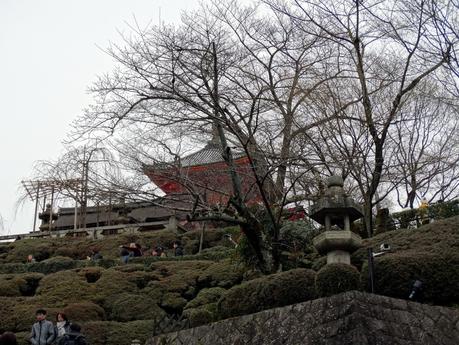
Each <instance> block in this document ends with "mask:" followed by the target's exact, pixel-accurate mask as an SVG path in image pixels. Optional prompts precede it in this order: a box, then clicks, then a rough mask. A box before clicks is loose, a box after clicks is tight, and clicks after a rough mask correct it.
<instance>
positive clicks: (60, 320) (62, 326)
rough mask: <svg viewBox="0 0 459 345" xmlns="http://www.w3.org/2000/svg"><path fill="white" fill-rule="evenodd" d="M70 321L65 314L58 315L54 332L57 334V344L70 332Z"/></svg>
mask: <svg viewBox="0 0 459 345" xmlns="http://www.w3.org/2000/svg"><path fill="white" fill-rule="evenodd" d="M70 325H71V323H70V321H69V320H68V318H67V316H66V315H65V314H64V313H57V315H56V327H55V329H54V332H55V333H56V343H58V342H59V340H61V338H63V337H64V335H65V334H67V333H69V332H70Z"/></svg>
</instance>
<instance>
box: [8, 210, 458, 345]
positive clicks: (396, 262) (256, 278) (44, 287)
mask: <svg viewBox="0 0 459 345" xmlns="http://www.w3.org/2000/svg"><path fill="white" fill-rule="evenodd" d="M290 227H292V225H290ZM294 227H296V228H297V229H296V230H298V228H299V229H300V230H301V222H300V223H298V226H294ZM290 230H291V229H290ZM237 232H238V230H237V229H235V228H225V229H219V230H212V231H207V232H206V234H205V241H204V248H205V249H204V250H203V251H202V252H201V253H199V254H198V253H197V252H198V248H199V236H200V234H199V232H190V233H186V234H184V235H182V236H180V237H179V236H178V235H176V234H174V233H172V232H169V231H157V232H154V233H149V234H141V235H137V234H135V235H134V234H131V235H123V236H118V237H112V238H106V239H104V240H82V239H37V240H19V241H16V242H14V243H11V244H2V245H0V333H1V332H3V331H7V330H8V331H13V332H15V333H16V334H17V335H18V338H19V341H20V344H26V339H27V337H28V335H29V332H30V328H31V325H32V323H33V322H34V318H35V315H34V314H35V310H36V309H38V308H45V309H46V310H48V313H49V316H48V319H50V320H52V321H54V318H55V315H56V313H57V312H58V311H63V312H64V313H66V314H67V315H68V316H69V319H70V320H71V321H74V322H79V323H81V324H82V326H83V333H85V334H86V335H87V337H88V339H89V341H90V343H91V344H93V345H108V344H110V345H118V344H119V345H122V344H123V345H124V344H129V343H130V342H131V341H132V340H134V339H138V340H140V341H141V342H144V341H145V340H146V339H147V338H148V337H150V336H152V335H153V334H159V333H163V332H168V331H173V330H176V329H180V328H184V327H192V326H197V325H201V324H205V323H209V322H213V321H216V320H219V319H223V318H227V317H233V316H237V315H244V314H248V313H253V312H257V311H260V310H263V309H268V308H273V307H278V306H283V305H287V304H292V303H297V302H301V301H306V300H310V299H314V298H317V297H319V296H324V295H332V294H334V293H338V292H341V291H343V290H348V289H363V290H364V289H368V288H369V287H368V286H367V285H368V284H367V274H368V265H367V260H366V255H367V254H366V248H367V247H370V246H371V247H373V248H374V249H375V251H378V249H377V248H379V246H380V244H382V243H387V244H389V245H390V246H391V248H392V250H391V251H390V252H389V253H386V254H385V255H382V256H378V257H376V258H375V290H376V292H377V293H380V294H384V295H388V296H394V297H399V298H407V296H408V295H409V293H410V290H411V286H412V283H413V281H414V280H415V279H420V280H422V281H423V282H424V290H423V297H424V301H425V302H426V303H431V304H440V305H448V306H454V305H457V304H459V289H458V286H459V251H458V249H459V217H454V218H449V219H445V220H441V221H437V222H435V223H432V224H428V225H425V226H423V227H421V228H419V229H409V230H395V231H391V232H387V233H383V234H380V235H378V236H375V237H373V238H372V239H368V240H365V241H364V246H365V248H361V249H359V250H358V251H357V252H355V253H354V254H353V255H352V261H353V264H354V265H355V266H356V267H357V269H355V270H354V269H348V268H346V267H344V268H343V267H341V266H340V265H336V266H332V267H330V266H326V267H324V264H325V259H324V258H323V257H320V256H319V255H318V254H317V253H316V252H315V251H314V250H313V248H312V247H311V245H310V239H311V237H312V236H310V235H311V234H308V233H307V230H305V231H304V234H302V233H301V231H292V230H291V231H289V236H290V238H289V240H290V241H295V242H296V244H298V243H301V245H295V246H289V247H288V248H290V249H291V248H295V250H292V249H291V251H286V252H284V253H283V268H284V270H283V271H282V272H279V273H276V274H273V275H269V276H264V275H261V274H260V273H259V272H257V271H256V270H254V269H253V268H251V267H250V266H248V265H247V264H245V265H244V264H242V263H241V262H246V263H247V262H248V260H246V259H247V258H243V257H241V255H242V256H244V255H247V253H245V252H244V250H245V249H244V246H243V245H241V246H240V248H237V249H234V248H233V245H232V244H231V243H230V242H229V241H228V240H227V238H226V237H225V236H224V235H225V234H227V233H231V234H233V235H234V237H237V236H238V235H236V233H237ZM295 236H296V240H295V238H293V237H295ZM177 239H180V241H181V242H182V244H183V245H184V248H185V256H184V257H181V258H176V257H173V256H172V250H169V257H167V258H158V257H152V256H144V257H140V258H133V259H131V260H130V262H129V263H128V264H127V265H122V264H121V262H120V260H119V257H118V255H119V252H118V251H119V245H121V244H127V243H130V242H137V243H140V244H141V245H142V247H144V248H153V247H154V246H156V245H162V246H163V247H166V248H172V243H173V242H174V241H175V240H177ZM94 248H96V249H98V250H100V252H101V253H102V255H103V257H104V258H103V259H102V260H99V261H97V262H93V261H89V260H86V259H85V258H86V256H87V255H88V254H89V253H90V251H91V249H94ZM28 254H33V255H34V256H35V257H36V258H37V262H36V263H25V258H26V257H27V255H28ZM243 259H244V260H243Z"/></svg>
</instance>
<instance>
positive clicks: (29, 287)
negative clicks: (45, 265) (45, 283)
mask: <svg viewBox="0 0 459 345" xmlns="http://www.w3.org/2000/svg"><path fill="white" fill-rule="evenodd" d="M44 276H45V275H44V274H43V273H34V272H31V273H24V274H21V275H20V277H21V279H23V280H24V281H25V284H23V285H20V286H19V290H20V291H21V295H22V296H34V295H35V291H36V290H37V288H38V285H39V284H40V281H41V280H42V278H43V277H44Z"/></svg>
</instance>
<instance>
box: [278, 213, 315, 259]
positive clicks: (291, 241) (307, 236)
mask: <svg viewBox="0 0 459 345" xmlns="http://www.w3.org/2000/svg"><path fill="white" fill-rule="evenodd" d="M320 232H321V230H320V229H315V228H314V227H313V226H312V224H311V222H307V221H303V220H302V221H294V222H291V221H286V222H285V223H284V225H283V226H282V228H281V229H280V238H281V240H282V244H283V246H282V248H281V249H282V250H283V251H289V252H297V251H304V250H305V249H306V248H307V247H308V246H309V245H311V244H312V239H313V238H314V237H315V236H317V235H318V234H319V233H320Z"/></svg>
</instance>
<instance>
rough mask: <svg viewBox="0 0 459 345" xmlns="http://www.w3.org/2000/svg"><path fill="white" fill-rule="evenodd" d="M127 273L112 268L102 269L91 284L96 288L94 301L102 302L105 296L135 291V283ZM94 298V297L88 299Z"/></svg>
mask: <svg viewBox="0 0 459 345" xmlns="http://www.w3.org/2000/svg"><path fill="white" fill-rule="evenodd" d="M128 276H129V273H124V272H120V271H117V270H115V269H113V268H110V269H108V270H103V271H102V275H101V276H100V278H99V279H98V280H97V281H96V282H95V283H94V284H91V286H93V287H94V288H95V290H96V293H97V296H96V297H95V298H96V301H97V302H98V303H99V302H103V301H104V300H105V299H106V298H108V297H110V296H112V295H116V294H120V293H124V292H131V293H135V292H137V285H136V284H135V283H133V282H130V281H129V280H128ZM90 300H94V299H90Z"/></svg>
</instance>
